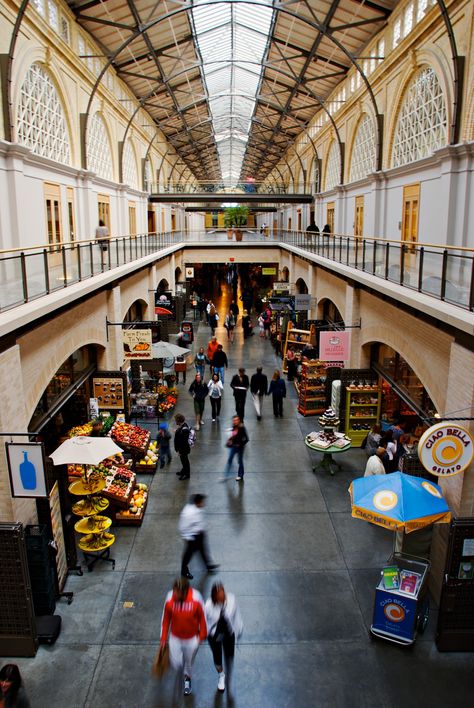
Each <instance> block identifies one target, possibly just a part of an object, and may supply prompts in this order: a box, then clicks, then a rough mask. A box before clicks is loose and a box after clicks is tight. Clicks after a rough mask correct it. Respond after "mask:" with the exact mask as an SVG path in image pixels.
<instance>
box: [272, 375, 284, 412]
mask: <svg viewBox="0 0 474 708" xmlns="http://www.w3.org/2000/svg"><path fill="white" fill-rule="evenodd" d="M270 394H271V396H272V399H273V415H274V416H275V418H278V417H280V418H283V399H284V398H286V384H285V381H284V379H282V378H281V376H280V372H279V371H278V369H276V370H275V373H274V374H273V376H272V380H271V381H270V386H269V388H268V395H270Z"/></svg>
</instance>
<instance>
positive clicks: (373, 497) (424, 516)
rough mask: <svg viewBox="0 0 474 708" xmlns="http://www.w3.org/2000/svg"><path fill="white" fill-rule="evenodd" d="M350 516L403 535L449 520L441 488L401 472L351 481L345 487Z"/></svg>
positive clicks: (449, 514) (448, 512)
mask: <svg viewBox="0 0 474 708" xmlns="http://www.w3.org/2000/svg"><path fill="white" fill-rule="evenodd" d="M349 494H350V495H351V502H352V516H353V517H354V518H355V519H362V520H363V521H370V522H371V523H373V524H377V525H378V526H383V528H385V529H390V530H392V531H398V530H399V529H405V533H410V531H417V530H418V529H421V528H424V527H425V526H429V525H430V524H445V523H449V521H451V512H450V511H449V507H448V505H447V503H446V500H445V498H444V497H443V492H442V491H441V488H440V487H439V486H438V485H437V484H434V483H433V482H428V481H427V480H425V479H421V477H411V476H410V475H407V474H403V473H402V472H393V474H386V475H385V474H382V475H373V476H371V477H360V478H359V479H355V480H354V481H353V482H352V484H351V486H350V487H349Z"/></svg>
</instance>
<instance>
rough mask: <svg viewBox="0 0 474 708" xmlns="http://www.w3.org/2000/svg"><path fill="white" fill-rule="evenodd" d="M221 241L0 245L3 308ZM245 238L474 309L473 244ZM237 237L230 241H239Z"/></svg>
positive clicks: (299, 235) (132, 239)
mask: <svg viewBox="0 0 474 708" xmlns="http://www.w3.org/2000/svg"><path fill="white" fill-rule="evenodd" d="M182 242H185V243H189V244H191V243H206V244H209V243H213V244H214V243H216V242H217V243H220V242H221V243H226V245H229V246H230V245H231V244H232V245H234V242H233V241H232V242H230V241H228V239H227V235H226V233H225V232H223V231H218V230H215V229H214V230H209V231H207V232H206V231H198V232H182V231H174V232H166V233H161V234H157V233H152V234H139V235H137V236H125V237H121V238H114V239H110V240H109V242H108V244H107V250H103V249H102V247H101V245H100V244H99V243H97V241H95V240H93V241H81V242H72V243H63V244H60V245H57V246H51V245H47V246H37V247H34V248H28V249H26V248H25V249H13V250H8V251H0V275H1V283H2V286H1V289H0V312H3V311H6V310H9V309H11V308H14V307H17V306H19V305H22V304H24V303H27V302H30V301H32V300H35V299H37V298H39V297H42V296H43V295H48V294H49V293H52V292H55V291H59V290H61V289H63V288H66V287H68V286H70V285H73V284H75V283H79V282H81V281H84V280H87V279H89V278H91V277H93V276H96V275H99V274H101V273H105V272H107V271H110V270H113V269H114V268H117V267H119V266H122V265H125V264H128V263H132V262H133V261H136V260H138V259H140V258H143V257H145V256H151V255H153V254H156V255H157V256H159V252H160V251H161V250H163V249H164V248H166V247H168V246H173V245H176V244H178V243H182ZM242 243H243V244H244V245H249V244H251V243H254V244H255V245H260V246H261V245H263V244H269V243H271V244H272V245H276V244H277V243H284V244H288V245H292V246H297V247H299V248H301V249H303V250H304V251H307V252H308V253H312V254H315V255H317V256H319V257H322V258H325V259H328V260H329V261H333V262H336V263H341V264H343V265H346V266H349V267H351V268H354V269H356V270H359V271H363V272H364V273H368V274H370V275H373V276H375V277H377V278H381V279H384V280H386V281H389V282H391V283H394V284H396V285H398V286H400V287H403V288H407V289H410V290H413V291H416V292H419V293H423V294H425V295H429V296H431V297H434V298H437V299H438V300H443V301H444V302H448V303H450V304H453V305H456V306H458V307H461V308H464V309H466V310H470V311H473V310H474V249H470V248H461V247H458V248H453V247H449V246H438V245H434V244H422V243H403V242H400V241H389V240H384V239H378V238H365V237H364V238H356V237H354V236H346V235H339V234H335V235H326V234H315V233H307V232H303V231H286V230H281V231H273V230H269V229H266V233H265V234H263V233H260V230H251V229H245V230H244V237H243V242H242ZM239 245H240V244H235V246H239Z"/></svg>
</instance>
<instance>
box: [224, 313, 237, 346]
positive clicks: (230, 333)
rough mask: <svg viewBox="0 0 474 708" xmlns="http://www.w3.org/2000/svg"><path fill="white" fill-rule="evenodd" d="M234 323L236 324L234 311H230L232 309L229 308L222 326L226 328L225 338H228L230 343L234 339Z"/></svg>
mask: <svg viewBox="0 0 474 708" xmlns="http://www.w3.org/2000/svg"><path fill="white" fill-rule="evenodd" d="M235 325H236V319H235V315H234V313H233V312H232V310H229V312H228V313H227V315H226V316H225V320H224V327H225V328H226V330H227V339H228V340H229V342H230V343H231V344H232V342H233V341H234V330H235Z"/></svg>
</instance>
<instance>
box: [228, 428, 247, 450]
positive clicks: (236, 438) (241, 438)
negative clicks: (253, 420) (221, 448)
mask: <svg viewBox="0 0 474 708" xmlns="http://www.w3.org/2000/svg"><path fill="white" fill-rule="evenodd" d="M234 433H235V435H234ZM229 440H232V447H237V448H240V447H245V445H246V444H247V443H248V441H249V436H248V435H247V430H246V428H245V426H244V425H239V426H238V427H237V429H235V428H232V433H231V435H230V438H229Z"/></svg>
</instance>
